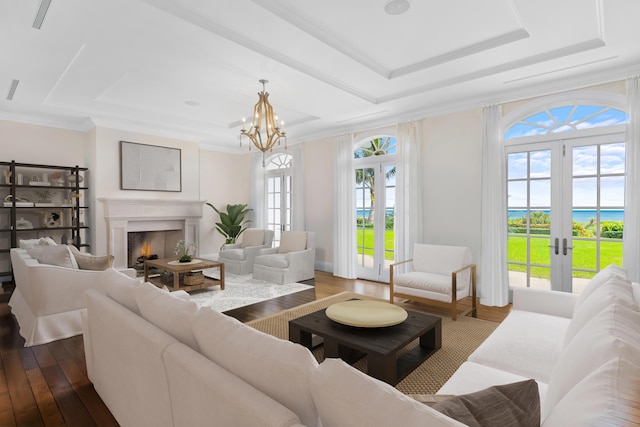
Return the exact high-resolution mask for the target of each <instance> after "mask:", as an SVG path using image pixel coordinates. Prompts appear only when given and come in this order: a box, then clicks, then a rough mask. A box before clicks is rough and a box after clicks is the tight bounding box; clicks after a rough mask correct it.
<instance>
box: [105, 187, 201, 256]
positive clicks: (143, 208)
mask: <svg viewBox="0 0 640 427" xmlns="http://www.w3.org/2000/svg"><path fill="white" fill-rule="evenodd" d="M99 200H100V202H102V203H103V204H104V216H105V219H106V222H107V229H108V236H107V239H108V240H107V251H108V253H110V254H111V255H113V257H114V261H113V266H114V267H115V268H126V267H130V266H131V265H132V261H131V258H132V257H134V260H133V262H134V263H135V261H136V259H137V257H139V256H140V248H141V247H142V244H143V243H144V241H145V239H146V238H148V239H149V240H152V242H148V243H150V244H151V248H152V251H153V252H154V253H155V254H156V255H158V257H159V258H162V257H170V256H173V249H174V248H175V246H176V243H177V242H178V240H184V241H185V242H187V243H195V244H196V245H198V240H199V239H198V238H199V231H200V218H202V206H203V205H204V202H203V201H199V200H197V201H194V200H146V199H145V200H140V199H99ZM130 235H131V236H130ZM141 237H142V241H140V239H141ZM130 239H133V242H132V245H133V246H135V247H131V248H130V247H129V246H130V243H131V241H130ZM154 242H155V243H154Z"/></svg>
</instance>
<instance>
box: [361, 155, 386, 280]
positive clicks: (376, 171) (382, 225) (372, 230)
mask: <svg viewBox="0 0 640 427" xmlns="http://www.w3.org/2000/svg"><path fill="white" fill-rule="evenodd" d="M370 159H371V158H367V159H366V160H367V161H365V162H359V163H358V166H359V167H357V168H356V170H355V174H356V246H357V251H358V255H357V258H358V263H357V275H358V277H360V278H363V279H368V280H374V281H378V282H389V265H391V264H392V263H393V259H394V231H393V224H394V218H395V165H393V163H391V162H371V161H370ZM363 160H364V159H363ZM360 166H362V167H360Z"/></svg>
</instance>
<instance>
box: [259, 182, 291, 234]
mask: <svg viewBox="0 0 640 427" xmlns="http://www.w3.org/2000/svg"><path fill="white" fill-rule="evenodd" d="M265 180H266V191H267V194H266V205H267V229H269V230H273V242H274V243H273V244H274V246H278V245H279V244H280V234H281V233H282V232H283V231H288V230H291V175H290V174H287V173H283V172H278V173H269V174H267V175H266V176H265Z"/></svg>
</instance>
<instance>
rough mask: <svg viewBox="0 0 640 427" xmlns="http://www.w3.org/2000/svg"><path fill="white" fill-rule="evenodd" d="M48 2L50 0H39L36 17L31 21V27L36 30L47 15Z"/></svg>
mask: <svg viewBox="0 0 640 427" xmlns="http://www.w3.org/2000/svg"><path fill="white" fill-rule="evenodd" d="M50 4H51V0H40V7H39V8H38V13H37V14H36V19H35V20H34V21H33V28H35V29H36V30H39V29H40V27H42V23H43V22H44V18H45V17H46V16H47V11H48V10H49V5H50Z"/></svg>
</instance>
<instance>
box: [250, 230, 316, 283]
mask: <svg viewBox="0 0 640 427" xmlns="http://www.w3.org/2000/svg"><path fill="white" fill-rule="evenodd" d="M315 262H316V234H315V233H312V232H309V231H283V232H282V235H281V236H280V246H278V247H276V248H270V249H261V250H260V254H259V255H258V256H257V257H256V259H255V262H254V264H253V278H254V279H259V280H265V281H267V282H273V283H279V284H284V283H294V282H299V281H302V280H308V279H313V278H314V277H315Z"/></svg>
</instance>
